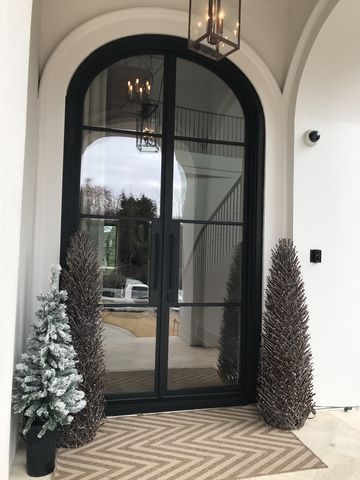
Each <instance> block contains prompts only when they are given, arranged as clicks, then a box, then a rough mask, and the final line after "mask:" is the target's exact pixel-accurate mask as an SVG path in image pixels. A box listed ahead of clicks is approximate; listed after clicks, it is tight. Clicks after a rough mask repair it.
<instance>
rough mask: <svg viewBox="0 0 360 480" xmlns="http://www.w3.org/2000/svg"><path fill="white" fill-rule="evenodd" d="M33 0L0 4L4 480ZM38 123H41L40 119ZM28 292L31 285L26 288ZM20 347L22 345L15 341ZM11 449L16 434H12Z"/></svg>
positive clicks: (0, 459) (0, 465)
mask: <svg viewBox="0 0 360 480" xmlns="http://www.w3.org/2000/svg"><path fill="white" fill-rule="evenodd" d="M31 9H32V1H31V0H3V1H2V2H1V4H0V65H1V70H2V74H1V75H0V145H1V161H0V178H1V189H0V214H1V227H0V292H1V295H2V297H1V298H2V301H1V314H2V321H3V328H2V331H1V336H0V365H1V375H0V392H1V396H0V408H1V416H0V478H1V479H4V480H5V479H7V478H8V475H9V451H10V461H11V460H12V456H13V454H14V449H13V448H12V449H9V441H10V419H11V415H10V411H11V390H12V374H13V362H14V355H16V352H15V351H14V343H15V331H16V323H17V318H19V317H18V314H19V310H20V309H21V306H20V298H23V297H22V296H21V297H19V296H18V286H19V285H22V286H24V283H23V281H22V280H20V279H21V278H22V274H23V273H22V265H23V262H20V261H19V258H20V247H21V241H20V237H21V216H22V198H23V196H22V189H23V175H24V160H25V156H26V140H25V138H26V133H27V130H26V120H27V118H26V117H27V102H28V73H29V52H30V29H31ZM35 122H36V120H35ZM27 288H28V286H27ZM16 343H17V342H16ZM12 433H13V435H12V446H13V444H14V442H13V440H14V438H15V436H14V430H12Z"/></svg>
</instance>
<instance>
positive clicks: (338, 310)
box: [293, 0, 360, 405]
mask: <svg viewBox="0 0 360 480" xmlns="http://www.w3.org/2000/svg"><path fill="white" fill-rule="evenodd" d="M359 18H360V4H359V2H358V0H341V1H340V2H339V3H338V5H337V6H336V7H335V8H334V10H333V12H332V13H331V15H330V17H329V18H328V20H327V21H326V23H325V25H324V26H323V28H322V30H321V32H320V34H319V35H318V38H317V40H316V42H315V44H314V46H313V48H312V50H311V53H310V55H309V58H308V60H307V64H306V67H305V70H304V73H303V76H302V79H301V82H300V88H299V94H298V99H297V106H296V121H295V164H294V222H293V227H294V239H295V241H296V244H297V246H298V249H299V254H300V259H301V262H302V264H303V273H304V280H305V284H306V291H307V297H308V302H309V309H310V318H311V321H310V331H311V336H312V349H313V354H314V364H315V391H316V393H317V395H316V401H317V404H319V405H359V404H360V382H359V380H358V379H359V378H360V362H359V353H358V343H359V337H360V322H359V318H358V317H359V313H358V311H359V307H358V299H359V298H360V281H359V271H360V253H359V239H360V208H359V205H360V134H359V132H360V62H359V45H360V30H359V24H358V20H359ZM309 128H315V129H317V130H319V131H320V132H321V135H322V138H321V141H320V143H319V144H318V145H317V146H315V147H307V146H306V145H305V144H304V141H303V138H302V136H303V133H304V132H305V131H306V130H308V129H309ZM312 248H319V249H322V251H323V262H322V263H321V264H311V263H309V251H310V249H312Z"/></svg>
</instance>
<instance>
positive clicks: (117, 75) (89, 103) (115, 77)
mask: <svg viewBox="0 0 360 480" xmlns="http://www.w3.org/2000/svg"><path fill="white" fill-rule="evenodd" d="M163 78H164V57H163V56H162V55H139V56H136V57H130V58H125V59H123V60H120V61H118V62H115V63H113V64H112V65H110V66H109V67H108V68H106V69H105V70H103V71H102V72H100V73H99V74H98V75H97V76H96V77H95V78H94V80H93V81H92V83H91V85H90V87H89V89H88V91H87V94H86V97H85V102H84V113H83V124H84V125H86V126H91V127H101V128H111V129H118V130H128V131H132V132H137V131H138V126H139V121H140V123H141V120H147V121H149V120H150V116H149V115H150V113H151V121H154V122H155V121H156V130H157V131H156V133H161V131H162V120H161V117H162V115H161V104H162V98H163ZM150 107H151V108H150Z"/></svg>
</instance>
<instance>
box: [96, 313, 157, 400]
mask: <svg viewBox="0 0 360 480" xmlns="http://www.w3.org/2000/svg"><path fill="white" fill-rule="evenodd" d="M102 320H103V324H104V334H103V338H104V350H105V367H106V372H107V375H106V382H105V383H106V385H105V393H113V394H114V393H117V394H131V393H132V394H135V393H140V392H153V391H154V389H155V383H154V382H155V352H156V330H157V309H156V308H149V307H142V306H141V305H137V306H136V307H131V306H126V307H121V306H120V307H119V306H116V305H114V306H112V307H106V308H104V310H103V312H102Z"/></svg>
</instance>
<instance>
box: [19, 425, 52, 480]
mask: <svg viewBox="0 0 360 480" xmlns="http://www.w3.org/2000/svg"><path fill="white" fill-rule="evenodd" d="M41 427H42V424H40V422H39V423H37V422H35V423H34V424H33V425H32V426H31V428H30V430H29V432H28V434H27V435H26V471H27V474H28V475H29V476H30V477H43V476H45V475H49V474H50V473H51V472H52V471H53V470H54V467H55V455H56V443H57V430H56V429H55V430H54V431H52V432H51V431H50V430H47V431H46V433H45V435H44V436H43V437H41V438H38V433H39V432H40V430H41Z"/></svg>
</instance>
